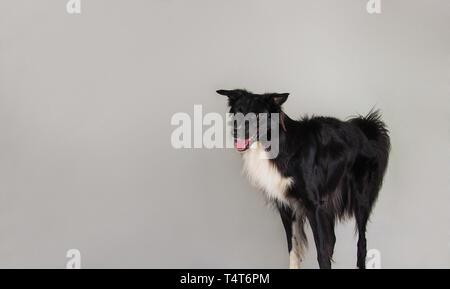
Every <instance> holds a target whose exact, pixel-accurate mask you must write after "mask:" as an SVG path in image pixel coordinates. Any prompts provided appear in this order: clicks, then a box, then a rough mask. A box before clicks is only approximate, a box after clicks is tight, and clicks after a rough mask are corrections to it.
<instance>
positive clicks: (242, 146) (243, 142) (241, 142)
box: [234, 139, 249, 151]
mask: <svg viewBox="0 0 450 289" xmlns="http://www.w3.org/2000/svg"><path fill="white" fill-rule="evenodd" d="M248 141H249V139H246V140H240V139H238V140H236V142H235V143H234V146H235V147H236V149H237V150H238V151H243V150H245V148H246V147H247V145H248Z"/></svg>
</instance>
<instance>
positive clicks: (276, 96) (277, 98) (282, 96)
mask: <svg viewBox="0 0 450 289" xmlns="http://www.w3.org/2000/svg"><path fill="white" fill-rule="evenodd" d="M288 96H289V93H272V94H271V95H270V97H271V98H272V101H273V103H275V104H276V105H282V104H283V103H284V102H285V101H286V100H287V98H288Z"/></svg>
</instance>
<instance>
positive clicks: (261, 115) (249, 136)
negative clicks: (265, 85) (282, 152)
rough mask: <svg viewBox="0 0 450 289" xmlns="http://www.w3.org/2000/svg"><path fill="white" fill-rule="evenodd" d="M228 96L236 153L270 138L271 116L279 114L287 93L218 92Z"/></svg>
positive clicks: (238, 90)
mask: <svg viewBox="0 0 450 289" xmlns="http://www.w3.org/2000/svg"><path fill="white" fill-rule="evenodd" d="M217 93H218V94H221V95H225V96H228V105H229V107H230V113H231V114H232V115H234V118H233V125H234V127H233V128H234V129H233V137H234V144H235V147H236V149H237V150H238V151H245V150H247V149H248V148H249V147H250V146H251V145H252V144H253V143H254V142H256V141H262V140H263V139H264V140H268V139H270V138H271V126H270V124H271V114H273V113H278V114H280V113H281V112H282V111H281V105H282V104H283V103H284V102H285V101H286V100H287V98H288V96H289V93H265V94H254V93H251V92H248V91H246V90H243V89H235V90H218V91H217ZM281 121H282V120H281Z"/></svg>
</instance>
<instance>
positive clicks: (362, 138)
mask: <svg viewBox="0 0 450 289" xmlns="http://www.w3.org/2000/svg"><path fill="white" fill-rule="evenodd" d="M217 93H218V94H221V95H225V96H227V97H228V106H229V108H230V111H229V112H230V113H231V114H232V115H236V114H243V115H247V114H254V115H256V117H257V118H258V117H259V116H260V115H269V116H268V117H267V118H270V117H271V116H272V115H275V116H276V117H277V118H278V119H277V122H276V124H277V125H278V127H277V129H278V135H273V134H272V135H271V131H272V130H273V127H271V126H267V127H266V129H264V128H263V127H262V126H261V125H258V128H257V129H256V130H255V131H254V132H251V130H250V129H248V126H247V125H246V123H242V121H241V123H238V121H233V122H234V130H233V136H234V141H235V147H236V149H237V150H238V151H240V152H242V157H243V161H244V171H245V173H246V174H247V175H248V177H249V179H250V180H251V182H252V183H253V184H254V185H255V186H257V187H258V188H259V189H260V190H262V191H263V192H264V193H265V195H266V197H267V199H268V200H269V202H270V203H272V204H273V205H274V206H275V207H276V208H277V210H278V211H279V213H280V216H281V220H282V223H283V226H284V229H285V231H286V237H287V247H288V252H289V259H290V265H289V267H290V268H293V269H294V268H299V267H300V263H301V260H302V256H303V252H304V248H305V245H306V242H307V239H306V235H305V231H304V224H305V222H306V221H308V222H309V224H310V227H311V229H312V233H313V236H314V241H315V245H316V249H317V260H318V263H319V267H320V268H321V269H330V268H331V261H332V256H333V251H334V246H335V243H336V237H335V233H334V227H335V223H336V221H338V220H343V219H345V218H346V217H355V219H356V226H357V231H358V244H357V247H358V248H357V250H358V253H357V267H358V268H360V269H364V268H365V260H366V254H367V246H366V224H367V221H368V219H369V216H370V214H371V211H372V209H373V207H374V204H375V202H376V199H377V197H378V192H379V191H380V189H381V186H382V182H383V177H384V174H385V171H386V167H387V164H388V158H389V152H390V139H389V132H388V130H387V128H386V125H385V124H384V123H383V121H382V120H381V116H380V113H379V111H378V110H376V111H374V110H371V111H370V112H369V114H368V115H367V116H357V117H353V118H351V119H349V120H347V121H341V120H338V119H336V118H333V117H303V118H301V119H299V120H294V119H291V118H290V117H289V116H287V115H286V114H285V113H284V112H283V110H282V105H283V103H284V102H285V101H286V100H287V98H288V96H289V94H288V93H265V94H254V93H251V92H249V91H247V90H243V89H234V90H218V91H217ZM244 122H245V120H244ZM242 127H244V128H245V129H244V133H243V134H242V133H241V134H238V130H239V129H242ZM263 136H265V137H267V136H269V138H275V137H277V138H278V145H279V148H278V154H277V156H276V157H274V158H268V157H264V156H265V154H266V153H267V151H268V149H269V148H270V147H269V148H268V147H267V145H265V143H264V141H262V139H263Z"/></svg>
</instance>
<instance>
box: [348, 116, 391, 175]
mask: <svg viewBox="0 0 450 289" xmlns="http://www.w3.org/2000/svg"><path fill="white" fill-rule="evenodd" d="M350 122H351V123H353V124H354V125H356V126H357V127H358V128H359V129H360V130H361V131H362V132H363V133H364V134H365V135H366V137H367V139H368V140H369V141H370V143H371V144H372V146H373V147H374V148H375V150H376V151H377V159H378V164H379V170H380V171H379V172H380V174H379V175H380V176H381V177H382V176H383V175H384V172H385V171H386V167H387V163H388V159H389V151H390V149H391V143H390V139H389V131H388V129H387V128H386V125H385V124H384V122H383V121H382V120H381V116H380V111H379V110H371V111H370V112H369V113H368V114H367V115H366V116H360V117H357V118H354V119H351V120H350Z"/></svg>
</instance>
